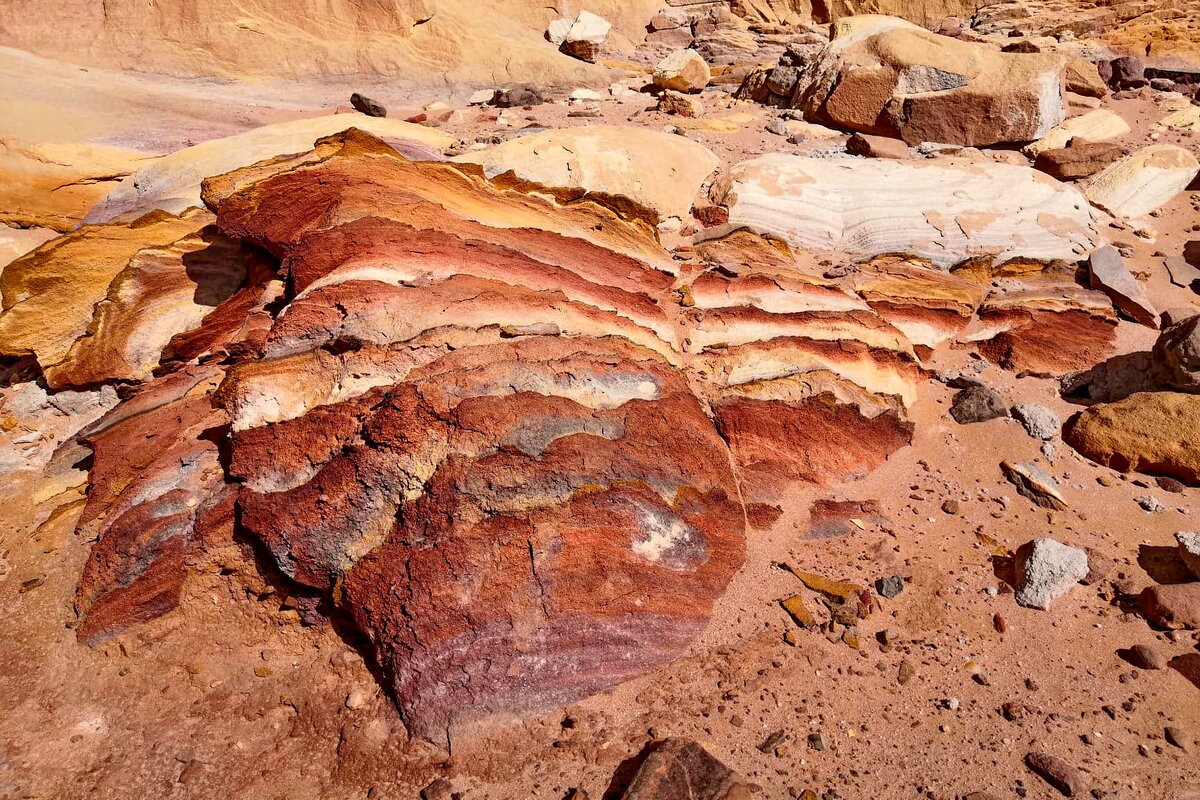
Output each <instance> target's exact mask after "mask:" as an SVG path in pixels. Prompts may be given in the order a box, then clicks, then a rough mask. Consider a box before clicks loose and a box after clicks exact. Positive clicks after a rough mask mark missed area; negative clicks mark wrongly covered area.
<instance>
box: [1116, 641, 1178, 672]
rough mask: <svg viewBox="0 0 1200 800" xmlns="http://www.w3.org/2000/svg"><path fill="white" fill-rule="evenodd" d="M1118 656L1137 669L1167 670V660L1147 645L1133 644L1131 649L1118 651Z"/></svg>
mask: <svg viewBox="0 0 1200 800" xmlns="http://www.w3.org/2000/svg"><path fill="white" fill-rule="evenodd" d="M1118 655H1120V656H1121V658H1123V659H1125V660H1126V661H1128V662H1129V663H1130V664H1132V665H1133V666H1135V667H1137V668H1138V669H1153V670H1159V669H1166V668H1167V659H1166V658H1165V657H1164V656H1163V654H1162V653H1160V652H1158V651H1157V650H1155V649H1154V648H1153V647H1151V646H1150V645H1148V644H1135V645H1134V646H1133V647H1130V648H1128V649H1126V650H1121V651H1119V653H1118Z"/></svg>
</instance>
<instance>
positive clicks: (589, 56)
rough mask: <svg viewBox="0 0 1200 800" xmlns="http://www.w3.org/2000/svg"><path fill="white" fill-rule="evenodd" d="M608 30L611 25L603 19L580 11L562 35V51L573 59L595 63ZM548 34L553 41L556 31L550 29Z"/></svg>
mask: <svg viewBox="0 0 1200 800" xmlns="http://www.w3.org/2000/svg"><path fill="white" fill-rule="evenodd" d="M610 30H612V23H611V22H609V21H608V20H606V19H605V18H604V17H601V16H600V15H598V14H593V13H592V12H590V11H586V10H584V11H580V12H579V14H578V16H576V17H575V21H574V22H572V23H571V27H570V28H568V29H567V31H566V33H564V34H563V39H562V50H563V52H565V53H567V54H568V55H571V56H574V57H575V58H579V59H582V60H584V61H595V60H596V58H597V57H598V56H599V55H600V50H601V49H602V48H603V47H604V43H605V42H606V41H607V40H608V32H609V31H610ZM548 33H549V35H550V38H551V41H553V40H554V37H555V36H557V34H558V30H557V29H553V28H552V29H551V30H550V31H549V32H548Z"/></svg>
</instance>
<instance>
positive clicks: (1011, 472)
mask: <svg viewBox="0 0 1200 800" xmlns="http://www.w3.org/2000/svg"><path fill="white" fill-rule="evenodd" d="M1000 470H1001V471H1002V472H1003V473H1004V477H1006V478H1008V480H1009V482H1010V483H1012V485H1013V486H1015V487H1017V491H1018V492H1020V493H1021V494H1022V495H1023V496H1025V497H1027V498H1029V499H1030V500H1032V501H1033V502H1034V503H1037V504H1038V505H1039V506H1041V507H1042V508H1049V509H1052V510H1055V511H1066V509H1067V501H1066V500H1065V499H1063V496H1062V490H1061V489H1060V488H1059V486H1058V482H1057V481H1055V480H1054V478H1052V477H1050V476H1049V475H1047V474H1046V472H1045V470H1043V469H1042V468H1041V467H1039V466H1038V465H1036V464H1031V463H1014V462H1012V461H1004V462H1001V464H1000Z"/></svg>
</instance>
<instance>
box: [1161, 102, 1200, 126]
mask: <svg viewBox="0 0 1200 800" xmlns="http://www.w3.org/2000/svg"><path fill="white" fill-rule="evenodd" d="M1158 127H1160V128H1170V129H1172V130H1180V131H1200V106H1188V107H1187V108H1183V109H1180V110H1179V111H1174V112H1172V113H1170V114H1167V115H1166V116H1165V117H1163V118H1162V119H1160V120H1159V121H1158Z"/></svg>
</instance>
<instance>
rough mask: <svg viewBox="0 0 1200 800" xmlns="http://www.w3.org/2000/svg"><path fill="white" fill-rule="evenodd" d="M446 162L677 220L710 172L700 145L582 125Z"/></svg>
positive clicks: (711, 159)
mask: <svg viewBox="0 0 1200 800" xmlns="http://www.w3.org/2000/svg"><path fill="white" fill-rule="evenodd" d="M451 160H452V161H457V162H459V163H471V164H478V165H479V166H481V167H483V170H484V172H485V173H486V174H487V175H488V177H494V176H496V175H501V174H503V173H505V172H508V171H510V170H511V171H512V172H513V173H514V174H515V175H516V176H517V177H518V178H520V179H522V180H526V181H534V182H536V183H541V184H544V185H546V186H561V187H567V188H575V189H583V190H585V191H588V192H601V193H604V194H610V195H620V196H623V197H627V198H629V199H630V200H633V201H635V202H637V203H640V204H641V205H643V206H646V207H647V208H651V209H654V211H656V212H658V213H659V214H660V215H662V216H664V217H683V216H685V215H686V214H687V213H688V211H689V209H691V207H692V200H693V198H694V197H695V194H696V192H697V191H698V190H699V189H700V184H701V183H703V181H704V179H705V178H707V177H708V175H709V173H711V172H712V171H713V170H714V169H715V168H716V166H717V157H716V156H715V155H713V154H712V152H711V151H710V150H709V149H708V148H707V147H705V146H704V145H702V144H697V143H696V142H693V141H691V140H690V139H685V138H684V137H682V136H673V135H671V134H668V133H662V132H660V131H652V130H647V129H646V128H632V127H620V126H605V125H596V126H586V127H580V128H569V129H563V130H552V131H545V132H544V133H531V134H529V135H527V136H519V137H517V138H516V139H511V140H509V141H507V142H504V143H503V144H499V145H496V146H495V147H489V148H488V149H486V150H479V151H476V152H471V153H464V154H463V155H461V156H457V157H455V158H453V159H451Z"/></svg>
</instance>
